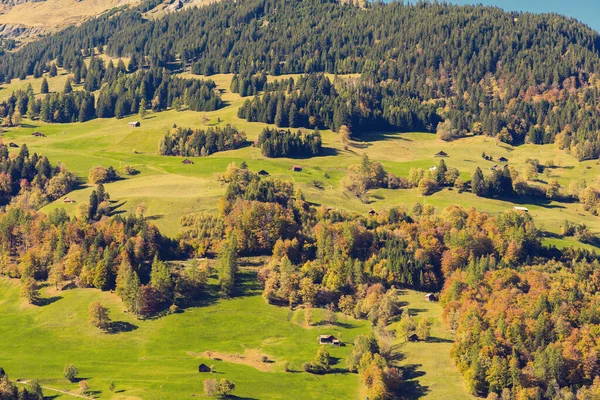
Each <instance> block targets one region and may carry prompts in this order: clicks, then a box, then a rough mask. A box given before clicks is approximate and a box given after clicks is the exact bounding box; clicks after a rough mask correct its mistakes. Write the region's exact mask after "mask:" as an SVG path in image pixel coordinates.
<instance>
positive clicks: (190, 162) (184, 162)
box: [181, 158, 194, 164]
mask: <svg viewBox="0 0 600 400" xmlns="http://www.w3.org/2000/svg"><path fill="white" fill-rule="evenodd" d="M181 163H182V164H193V163H194V162H193V161H192V160H189V159H187V158H186V159H185V160H183V161H182V162H181Z"/></svg>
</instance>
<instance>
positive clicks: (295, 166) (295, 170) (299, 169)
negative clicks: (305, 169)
mask: <svg viewBox="0 0 600 400" xmlns="http://www.w3.org/2000/svg"><path fill="white" fill-rule="evenodd" d="M292 171H294V172H300V171H302V167H301V166H299V165H294V166H293V167H292Z"/></svg>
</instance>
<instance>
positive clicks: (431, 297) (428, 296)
mask: <svg viewBox="0 0 600 400" xmlns="http://www.w3.org/2000/svg"><path fill="white" fill-rule="evenodd" d="M425 298H426V299H427V300H428V301H438V298H437V296H436V295H435V294H433V293H427V294H426V295H425Z"/></svg>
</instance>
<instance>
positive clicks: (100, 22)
mask: <svg viewBox="0 0 600 400" xmlns="http://www.w3.org/2000/svg"><path fill="white" fill-rule="evenodd" d="M160 4H161V3H160V2H158V1H155V2H147V3H144V4H143V5H142V6H140V8H138V9H134V10H129V11H127V10H126V11H124V12H119V13H114V12H112V13H106V14H105V15H103V16H101V17H99V18H96V19H94V20H91V21H88V22H86V23H84V24H83V25H82V26H81V27H79V28H76V29H72V30H67V31H65V32H61V33H59V34H57V35H54V36H51V37H48V38H44V39H43V40H40V41H39V42H37V43H32V44H31V45H29V46H26V47H25V48H23V49H22V50H21V51H19V52H18V53H15V54H10V55H8V56H7V57H3V58H2V60H0V75H2V76H1V77H2V78H3V79H6V78H14V77H21V78H23V77H24V76H26V75H30V74H34V75H36V76H39V75H40V74H41V73H42V72H43V71H44V70H47V69H48V68H49V66H50V63H51V62H52V60H55V59H56V60H57V62H58V64H59V66H62V65H64V66H66V67H67V68H72V67H73V66H74V65H78V66H81V65H82V61H81V59H82V50H86V49H88V50H89V49H90V48H92V47H95V48H99V49H101V50H102V49H103V48H104V47H106V52H107V54H108V55H110V56H114V57H122V56H126V57H131V58H132V59H133V61H134V62H133V67H136V66H140V65H147V66H151V67H158V68H162V67H165V66H168V67H169V69H189V70H191V71H192V72H194V73H200V74H204V75H211V74H213V73H231V72H233V73H238V74H241V75H244V76H246V77H249V76H250V75H252V74H255V73H259V72H266V73H269V74H271V75H278V74H283V73H317V72H327V73H334V74H349V73H360V74H361V75H362V79H360V80H359V81H358V82H357V83H356V84H355V87H354V88H353V89H351V90H350V91H349V93H355V94H356V93H358V94H357V95H356V96H355V97H356V98H355V99H352V100H349V99H348V98H347V97H342V98H341V99H340V100H338V102H339V103H344V105H343V107H337V110H338V115H337V117H336V118H337V119H336V123H335V124H333V123H330V124H329V125H328V126H329V127H331V128H333V129H337V128H336V126H341V125H343V124H348V125H353V126H356V127H357V128H358V129H359V130H360V131H364V129H363V127H364V126H371V127H377V128H378V129H386V128H393V129H400V130H411V129H415V128H416V127H418V126H421V125H424V126H425V127H426V130H428V131H431V132H436V131H437V132H438V133H439V134H440V136H441V137H443V138H444V139H446V140H451V139H454V138H458V137H462V136H464V135H466V134H467V133H475V134H486V135H489V136H494V137H497V138H498V139H499V140H500V141H503V142H506V143H511V144H520V143H535V144H547V143H553V142H556V143H557V144H558V145H559V147H560V148H562V149H565V150H566V151H568V152H570V153H571V154H573V155H574V156H575V157H576V158H578V159H580V160H584V159H590V158H598V156H600V140H599V139H598V131H600V116H599V113H598V108H599V105H598V103H597V101H598V100H597V99H598V98H599V97H600V95H599V93H598V91H599V88H600V83H599V81H598V71H600V57H599V53H598V49H599V48H600V37H599V36H598V33H596V32H595V31H593V30H592V29H590V28H589V27H587V26H585V25H583V24H581V23H579V22H577V21H576V20H573V19H569V18H566V17H561V16H558V15H536V14H527V13H524V14H523V13H508V12H504V11H502V10H501V9H499V8H491V7H482V6H468V7H459V6H452V5H447V4H435V3H418V4H417V5H414V6H412V5H403V4H400V3H390V4H372V5H366V6H365V7H357V6H353V5H348V4H338V3H336V2H334V1H325V0H322V1H321V0H308V1H282V0H250V1H244V2H233V1H225V2H222V3H217V4H212V5H209V6H206V7H201V8H190V9H185V10H182V11H181V12H177V13H165V14H164V15H165V16H164V18H157V19H148V18H145V17H144V15H147V14H148V12H151V11H152V10H156V7H157V6H159V5H160ZM346 100H348V101H346ZM361 103H362V105H361ZM366 105H368V107H367V108H368V112H367V111H366V110H367V108H365V106H366ZM431 108H433V109H435V110H437V111H435V113H436V115H431V112H430V109H431ZM319 113H320V111H313V114H314V115H307V118H308V117H310V116H313V117H315V118H317V119H321V120H323V118H325V116H322V115H318V114H319ZM367 114H369V115H367ZM424 114H427V115H429V116H428V117H427V118H426V121H425V120H423V117H422V116H423V115H424ZM419 115H420V116H419ZM332 118H333V116H332ZM415 119H417V120H418V121H416V122H415ZM373 122H375V124H374V125H373ZM438 122H442V123H441V124H439V125H438ZM438 128H439V129H438ZM419 129H421V128H419Z"/></svg>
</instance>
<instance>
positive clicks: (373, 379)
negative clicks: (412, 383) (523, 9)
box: [346, 329, 404, 400]
mask: <svg viewBox="0 0 600 400" xmlns="http://www.w3.org/2000/svg"><path fill="white" fill-rule="evenodd" d="M389 338H390V337H389V333H388V332H386V331H385V330H381V329H380V332H379V337H378V338H376V337H375V335H373V334H371V335H358V336H357V337H356V338H355V339H354V346H353V347H352V353H351V354H350V356H348V358H347V359H346V365H347V366H348V369H349V370H350V372H357V373H358V374H359V375H360V377H361V381H362V383H363V385H365V387H366V388H367V395H368V397H369V399H379V400H383V399H388V398H394V397H395V395H397V394H398V393H399V389H400V385H401V384H402V382H403V381H404V379H403V376H402V371H401V370H400V369H399V368H397V367H396V366H394V360H393V357H392V355H393V354H392V351H391V346H390V341H389Z"/></svg>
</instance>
